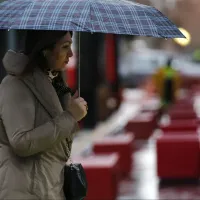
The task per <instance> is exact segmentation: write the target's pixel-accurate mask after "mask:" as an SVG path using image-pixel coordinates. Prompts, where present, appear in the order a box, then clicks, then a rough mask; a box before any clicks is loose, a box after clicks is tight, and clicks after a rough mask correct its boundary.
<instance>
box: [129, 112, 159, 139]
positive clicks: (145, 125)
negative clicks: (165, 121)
mask: <svg viewBox="0 0 200 200" xmlns="http://www.w3.org/2000/svg"><path fill="white" fill-rule="evenodd" d="M156 127H157V115H156V113H154V112H143V113H139V114H138V115H137V116H136V117H134V118H133V119H132V120H130V121H129V122H128V123H127V125H126V127H125V130H126V131H127V132H132V133H134V135H135V138H136V139H147V138H149V137H150V136H151V134H152V133H153V131H154V129H155V128H156Z"/></svg>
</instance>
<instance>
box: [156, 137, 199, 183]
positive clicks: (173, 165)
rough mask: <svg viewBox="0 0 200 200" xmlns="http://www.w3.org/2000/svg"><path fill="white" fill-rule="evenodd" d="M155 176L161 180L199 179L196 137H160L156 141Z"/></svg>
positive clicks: (197, 142)
mask: <svg viewBox="0 0 200 200" xmlns="http://www.w3.org/2000/svg"><path fill="white" fill-rule="evenodd" d="M156 148H157V174H158V176H159V177H160V178H162V179H187V178H195V179H196V178H199V175H200V149H199V137H198V135H195V134H193V135H162V136H160V137H159V138H158V139H157V141H156Z"/></svg>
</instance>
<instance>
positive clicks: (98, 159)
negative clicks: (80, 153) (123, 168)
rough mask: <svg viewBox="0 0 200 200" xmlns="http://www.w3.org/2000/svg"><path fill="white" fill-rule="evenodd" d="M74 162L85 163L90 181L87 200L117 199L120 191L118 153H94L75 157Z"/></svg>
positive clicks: (84, 166)
mask: <svg viewBox="0 0 200 200" xmlns="http://www.w3.org/2000/svg"><path fill="white" fill-rule="evenodd" d="M73 162H74V163H75V162H78V163H81V164H82V165H83V168H84V170H85V173H86V177H87V181H88V194H87V197H86V198H85V199H86V200H94V199H101V200H115V199H116V197H117V192H118V183H119V178H118V167H119V156H118V154H116V153H115V154H110V155H92V156H89V157H84V158H75V159H73Z"/></svg>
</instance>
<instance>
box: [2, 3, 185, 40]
mask: <svg viewBox="0 0 200 200" xmlns="http://www.w3.org/2000/svg"><path fill="white" fill-rule="evenodd" d="M0 29H27V30H29V29H35V30H69V31H78V32H81V31H84V32H101V33H113V34H128V35H141V36H153V37H162V38H184V35H183V34H182V33H181V32H180V31H179V30H178V28H177V27H176V26H175V25H174V24H173V23H172V22H171V21H170V20H169V19H168V18H167V17H166V16H164V15H163V14H162V13H161V12H160V11H158V10H157V9H155V8H153V7H151V6H146V5H142V4H138V3H133V2H130V1H125V0H7V1H4V2H2V3H1V4H0Z"/></svg>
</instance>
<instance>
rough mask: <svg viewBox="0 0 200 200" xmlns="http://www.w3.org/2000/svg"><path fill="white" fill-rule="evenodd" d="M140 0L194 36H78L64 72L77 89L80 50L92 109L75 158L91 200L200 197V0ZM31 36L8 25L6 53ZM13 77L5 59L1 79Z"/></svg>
mask: <svg viewBox="0 0 200 200" xmlns="http://www.w3.org/2000/svg"><path fill="white" fill-rule="evenodd" d="M136 2H138V3H142V4H146V5H151V6H154V7H156V8H157V9H159V10H160V11H161V12H162V13H164V14H165V15H167V16H168V18H169V19H170V20H172V21H173V22H174V23H175V24H176V25H177V26H178V27H179V28H180V30H181V31H182V32H183V34H184V35H185V36H186V38H187V39H167V40H165V39H156V38H151V37H138V36H126V35H112V34H100V33H93V34H90V33H81V39H80V41H79V37H78V34H77V33H75V34H74V35H73V47H72V48H73V51H74V57H73V58H71V60H70V63H69V65H68V66H67V67H66V72H65V73H64V76H65V78H66V82H67V83H68V85H69V87H71V88H72V89H73V90H74V91H75V90H76V89H77V88H78V67H77V66H78V61H79V56H80V66H81V67H80V74H81V75H80V84H81V88H80V91H81V96H82V97H83V98H85V100H86V101H87V102H88V106H89V110H88V115H87V117H86V118H85V119H84V120H83V121H82V122H81V123H80V131H79V133H78V134H77V136H76V137H75V140H74V144H73V152H72V156H73V157H74V160H77V161H82V162H83V165H84V166H85V169H86V173H87V177H88V182H89V185H90V186H89V192H88V199H91V200H92V199H99V200H115V199H120V200H122V199H124V200H128V199H141V200H143V199H152V200H153V199H168V200H172V199H187V200H188V199H192V200H195V199H200V184H199V177H200V149H199V146H200V145H199V144H200V143H199V103H198V102H199V99H200V37H199V35H200V28H199V17H200V14H199V13H200V1H199V0H137V1H136ZM24 34H25V33H24V32H23V31H14V30H10V31H6V30H5V31H4V30H1V31H0V38H1V46H0V57H1V58H2V57H3V55H4V54H5V52H6V51H7V50H8V49H14V50H21V49H23V38H24V36H25V35H24ZM79 49H80V55H79V53H78V52H79ZM169 59H170V60H171V62H170V67H171V68H172V69H173V70H174V71H173V73H175V74H176V76H175V75H174V76H173V77H176V78H174V79H173V78H172V79H173V81H172V82H171V83H170V84H172V85H173V86H174V88H175V87H176V89H174V90H173V101H170V102H168V100H167V102H166V99H165V97H163V91H164V90H165V89H166V87H165V83H164V82H163V80H161V77H162V76H164V75H163V74H164V73H165V71H162V69H163V70H164V69H166V67H167V66H168V65H169V63H168V61H169ZM166 73H167V72H166ZM170 73H171V72H170ZM5 75H6V74H5V71H4V69H3V66H2V63H0V81H1V80H2V79H3V77H5ZM158 79H159V81H158ZM175 85H176V86H175ZM164 88H165V89H164ZM168 89H169V88H168ZM166 90H167V89H166ZM113 153H114V154H113ZM91 163H92V164H91ZM104 165H105V166H104ZM115 167H117V170H116V168H115ZM108 168H109V171H108ZM105 173H107V175H105ZM93 176H95V178H93ZM90 183H91V184H90ZM105 183H106V184H105ZM99 187H101V190H100V189H99ZM97 197H98V198H97Z"/></svg>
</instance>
